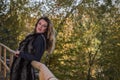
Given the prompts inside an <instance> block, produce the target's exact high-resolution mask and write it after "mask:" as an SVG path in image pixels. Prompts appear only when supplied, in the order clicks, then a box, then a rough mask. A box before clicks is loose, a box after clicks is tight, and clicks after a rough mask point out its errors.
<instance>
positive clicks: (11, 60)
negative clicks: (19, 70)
mask: <svg viewBox="0 0 120 80" xmlns="http://www.w3.org/2000/svg"><path fill="white" fill-rule="evenodd" d="M12 62H13V54H10V67H11V65H12Z"/></svg>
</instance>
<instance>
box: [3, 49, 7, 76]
mask: <svg viewBox="0 0 120 80" xmlns="http://www.w3.org/2000/svg"><path fill="white" fill-rule="evenodd" d="M3 57H4V63H5V64H6V48H4V54H3ZM3 75H4V78H6V68H5V67H4V73H3Z"/></svg>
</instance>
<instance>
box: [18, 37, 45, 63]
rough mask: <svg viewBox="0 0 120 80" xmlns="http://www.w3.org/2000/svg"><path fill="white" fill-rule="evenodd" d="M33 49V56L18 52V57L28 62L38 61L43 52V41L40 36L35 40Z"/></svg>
mask: <svg viewBox="0 0 120 80" xmlns="http://www.w3.org/2000/svg"><path fill="white" fill-rule="evenodd" d="M33 47H34V49H35V50H34V51H35V52H34V54H30V53H27V52H20V54H19V56H20V57H22V58H24V59H27V60H30V61H32V60H36V61H40V59H41V57H42V55H43V53H44V50H45V41H44V39H43V37H42V36H41V35H38V36H37V38H36V39H35V40H34V42H33Z"/></svg>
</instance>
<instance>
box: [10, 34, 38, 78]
mask: <svg viewBox="0 0 120 80" xmlns="http://www.w3.org/2000/svg"><path fill="white" fill-rule="evenodd" d="M36 36H37V35H36V34H31V35H28V36H27V37H26V38H25V40H23V41H22V42H21V43H20V44H19V48H18V50H19V51H27V52H28V53H30V54H32V53H33V52H32V51H34V50H33V47H32V42H33V41H34V40H35V38H36ZM10 80H35V73H34V69H33V67H32V65H31V61H28V60H25V59H24V58H21V57H18V58H17V57H15V58H14V60H13V64H12V67H11V72H10Z"/></svg>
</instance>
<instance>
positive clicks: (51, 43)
mask: <svg viewBox="0 0 120 80" xmlns="http://www.w3.org/2000/svg"><path fill="white" fill-rule="evenodd" d="M41 19H43V20H45V21H46V22H47V24H48V25H47V30H46V31H45V33H44V36H45V39H46V51H47V52H48V53H52V52H53V50H54V48H55V29H54V27H53V25H52V23H51V21H50V19H49V18H48V17H46V16H43V17H41V18H39V19H38V21H37V23H36V24H35V29H34V33H36V27H37V24H38V22H39V21H40V20H41Z"/></svg>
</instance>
